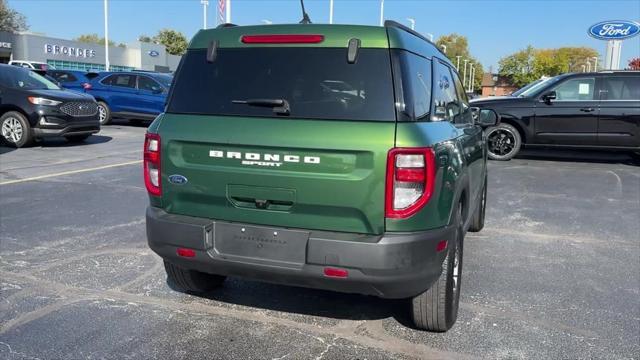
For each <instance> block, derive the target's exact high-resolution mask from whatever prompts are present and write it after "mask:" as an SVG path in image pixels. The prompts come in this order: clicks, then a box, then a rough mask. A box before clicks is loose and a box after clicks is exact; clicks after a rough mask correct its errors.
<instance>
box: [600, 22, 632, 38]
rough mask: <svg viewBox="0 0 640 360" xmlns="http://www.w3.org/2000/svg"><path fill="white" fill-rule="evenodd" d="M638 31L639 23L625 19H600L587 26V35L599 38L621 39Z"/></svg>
mask: <svg viewBox="0 0 640 360" xmlns="http://www.w3.org/2000/svg"><path fill="white" fill-rule="evenodd" d="M638 33H640V24H639V23H637V22H635V21H627V20H609V21H602V22H599V23H597V24H594V25H592V26H591V27H590V28H589V35H591V36H592V37H594V38H596V39H599V40H623V39H628V38H630V37H633V36H636V35H638Z"/></svg>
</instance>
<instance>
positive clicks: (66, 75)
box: [41, 70, 98, 92]
mask: <svg viewBox="0 0 640 360" xmlns="http://www.w3.org/2000/svg"><path fill="white" fill-rule="evenodd" d="M46 74H47V75H48V76H50V77H52V78H53V79H55V80H56V81H57V82H58V84H60V86H61V87H63V88H65V89H69V90H75V91H80V92H83V91H84V90H85V88H86V87H87V86H89V83H90V82H91V79H93V78H95V77H96V76H98V73H97V72H86V71H81V70H47V72H46ZM41 75H42V74H41Z"/></svg>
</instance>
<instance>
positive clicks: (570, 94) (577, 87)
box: [554, 77, 596, 101]
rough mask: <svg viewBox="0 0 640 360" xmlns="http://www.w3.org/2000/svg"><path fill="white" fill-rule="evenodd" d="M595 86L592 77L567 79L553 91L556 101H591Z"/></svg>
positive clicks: (594, 80)
mask: <svg viewBox="0 0 640 360" xmlns="http://www.w3.org/2000/svg"><path fill="white" fill-rule="evenodd" d="M595 84H596V79H595V78H592V77H590V78H577V79H569V80H567V81H565V82H563V83H562V84H560V85H558V86H557V87H556V88H555V89H554V90H555V92H556V100H565V101H584V100H593V93H594V90H595V89H594V88H595Z"/></svg>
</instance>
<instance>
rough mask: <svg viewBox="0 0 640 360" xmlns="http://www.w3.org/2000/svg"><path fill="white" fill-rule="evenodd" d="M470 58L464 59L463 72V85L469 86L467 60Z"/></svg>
mask: <svg viewBox="0 0 640 360" xmlns="http://www.w3.org/2000/svg"><path fill="white" fill-rule="evenodd" d="M468 61H469V59H464V72H463V74H462V86H467V62H468Z"/></svg>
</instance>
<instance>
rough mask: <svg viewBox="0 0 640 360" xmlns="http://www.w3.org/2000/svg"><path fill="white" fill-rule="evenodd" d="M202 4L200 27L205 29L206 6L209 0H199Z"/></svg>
mask: <svg viewBox="0 0 640 360" xmlns="http://www.w3.org/2000/svg"><path fill="white" fill-rule="evenodd" d="M200 4H202V28H203V29H205V30H206V29H207V7H209V0H200Z"/></svg>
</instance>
